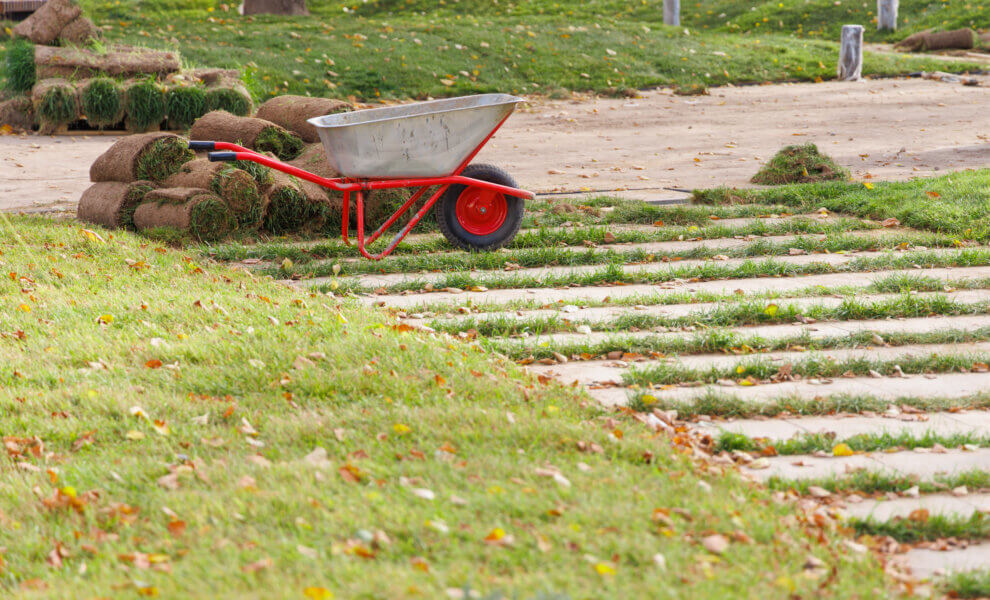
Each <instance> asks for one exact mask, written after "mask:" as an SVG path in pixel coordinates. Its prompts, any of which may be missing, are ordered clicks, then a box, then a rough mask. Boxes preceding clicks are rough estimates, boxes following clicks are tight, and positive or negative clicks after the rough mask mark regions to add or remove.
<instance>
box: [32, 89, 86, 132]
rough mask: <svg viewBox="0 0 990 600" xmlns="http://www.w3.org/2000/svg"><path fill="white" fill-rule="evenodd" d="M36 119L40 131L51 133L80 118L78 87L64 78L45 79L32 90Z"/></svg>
mask: <svg viewBox="0 0 990 600" xmlns="http://www.w3.org/2000/svg"><path fill="white" fill-rule="evenodd" d="M31 101H32V102H33V104H34V114H35V119H36V120H37V121H38V124H39V125H40V133H43V134H49V133H53V132H55V131H56V130H57V129H59V128H60V127H64V126H66V125H68V124H69V123H72V122H73V121H77V120H79V101H78V99H77V97H76V88H74V87H73V86H72V84H70V83H69V82H68V81H66V80H64V79H44V80H42V81H39V82H38V83H37V84H35V86H34V89H33V90H31Z"/></svg>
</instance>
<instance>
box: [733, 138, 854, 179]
mask: <svg viewBox="0 0 990 600" xmlns="http://www.w3.org/2000/svg"><path fill="white" fill-rule="evenodd" d="M846 179H849V171H847V170H846V169H845V168H843V167H841V166H839V165H838V164H836V162H835V161H834V160H832V159H831V158H830V157H828V156H826V155H824V154H822V153H821V152H820V151H819V150H818V146H816V145H814V144H805V145H803V146H787V147H785V148H784V149H782V150H781V151H780V152H778V153H777V154H776V155H774V157H773V158H771V159H770V162H768V163H767V164H766V165H764V166H763V168H762V169H760V171H759V172H758V173H757V174H756V175H754V176H753V179H752V180H751V181H752V182H753V183H758V184H762V185H784V184H788V183H812V182H816V181H843V180H846Z"/></svg>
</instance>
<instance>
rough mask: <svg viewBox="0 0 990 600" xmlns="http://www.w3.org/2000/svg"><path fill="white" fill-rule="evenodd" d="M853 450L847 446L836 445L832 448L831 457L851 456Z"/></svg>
mask: <svg viewBox="0 0 990 600" xmlns="http://www.w3.org/2000/svg"><path fill="white" fill-rule="evenodd" d="M852 455H853V450H852V448H850V447H849V446H848V445H847V444H836V446H835V447H834V448H832V456H852Z"/></svg>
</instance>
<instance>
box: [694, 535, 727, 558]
mask: <svg viewBox="0 0 990 600" xmlns="http://www.w3.org/2000/svg"><path fill="white" fill-rule="evenodd" d="M701 545H702V546H704V547H705V550H708V551H709V552H711V553H712V554H717V555H721V554H722V553H724V552H725V551H726V550H727V549H728V548H729V540H728V539H727V538H726V537H725V536H724V535H722V534H718V533H717V534H715V535H710V536H707V537H705V538H704V539H702V540H701Z"/></svg>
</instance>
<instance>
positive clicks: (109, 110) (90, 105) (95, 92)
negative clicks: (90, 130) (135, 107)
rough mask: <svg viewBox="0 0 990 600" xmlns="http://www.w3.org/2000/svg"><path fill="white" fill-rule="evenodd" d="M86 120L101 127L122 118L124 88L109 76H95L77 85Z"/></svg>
mask: <svg viewBox="0 0 990 600" xmlns="http://www.w3.org/2000/svg"><path fill="white" fill-rule="evenodd" d="M77 89H78V90H80V94H79V97H80V102H79V103H80V105H81V106H82V112H83V115H84V116H85V117H86V122H87V123H89V124H90V125H91V126H93V127H98V128H100V129H103V128H104V127H113V126H114V125H116V124H118V123H120V122H121V121H123V120H124V89H123V88H122V87H121V86H120V84H118V83H117V82H116V81H114V80H113V79H110V78H109V77H97V78H96V79H90V80H89V81H86V82H83V83H81V84H79V86H77Z"/></svg>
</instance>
